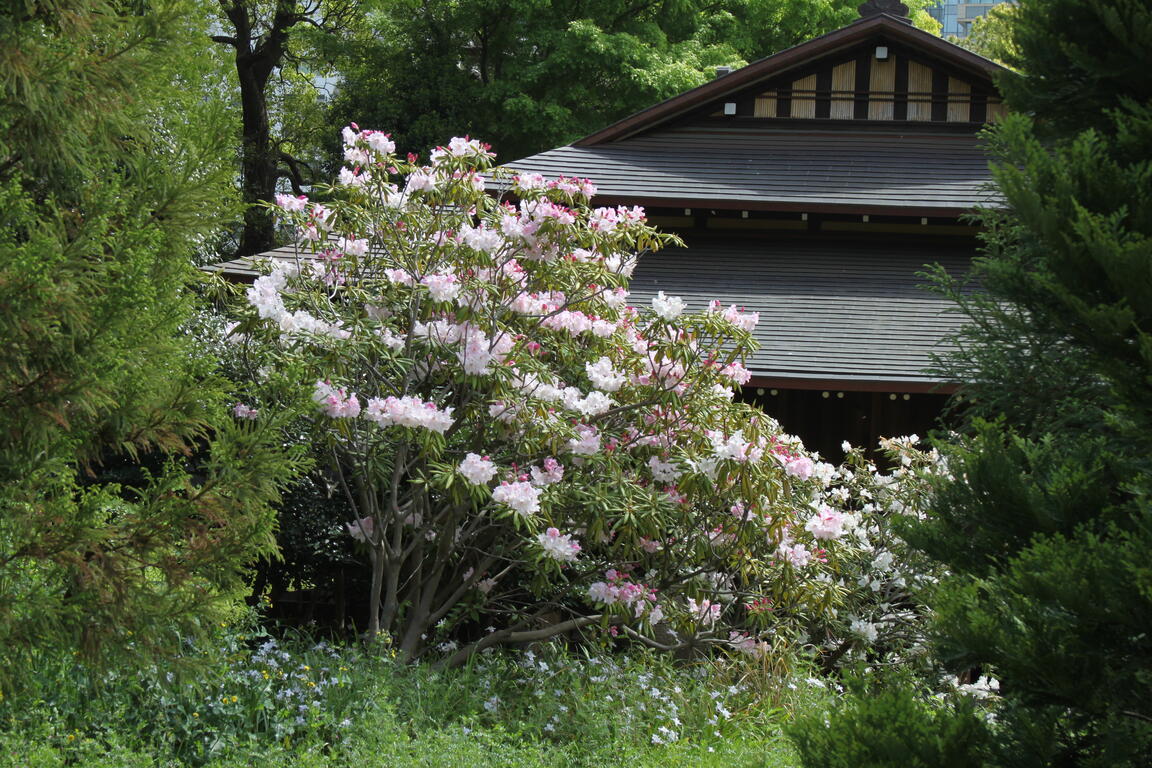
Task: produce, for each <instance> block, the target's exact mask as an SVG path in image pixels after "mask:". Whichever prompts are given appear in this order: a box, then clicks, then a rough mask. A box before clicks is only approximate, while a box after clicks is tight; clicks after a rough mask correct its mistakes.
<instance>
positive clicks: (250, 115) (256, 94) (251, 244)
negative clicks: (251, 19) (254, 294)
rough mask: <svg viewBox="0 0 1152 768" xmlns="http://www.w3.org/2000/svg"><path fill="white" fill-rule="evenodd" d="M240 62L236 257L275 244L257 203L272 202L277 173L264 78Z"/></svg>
mask: <svg viewBox="0 0 1152 768" xmlns="http://www.w3.org/2000/svg"><path fill="white" fill-rule="evenodd" d="M244 59H245V57H242V56H237V57H236V71H237V74H238V75H239V78H240V105H241V108H242V115H243V151H242V155H243V161H242V165H241V168H242V171H243V180H242V181H241V186H240V191H241V198H242V200H243V201H244V205H245V206H246V207H245V210H244V231H243V232H242V233H241V234H240V249H239V255H241V256H251V255H253V254H257V253H262V252H264V251H270V250H272V248H273V247H275V245H276V242H275V228H274V224H273V220H272V216H271V213H270V212H269V211H267V210H265V209H263V208H261V207H259V206H258V205H257V204H258V203H260V202H270V201H271V200H272V199H273V197H274V195H275V194H276V179H277V178H278V174H277V162H276V160H277V158H276V156H275V154H274V153H273V151H272V131H271V127H270V125H269V122H268V101H267V95H266V89H267V85H268V82H267V78H262V77H260V76H259V75H257V74H256V73H253V72H252V71H251V69H250V67H248V66H245V60H244Z"/></svg>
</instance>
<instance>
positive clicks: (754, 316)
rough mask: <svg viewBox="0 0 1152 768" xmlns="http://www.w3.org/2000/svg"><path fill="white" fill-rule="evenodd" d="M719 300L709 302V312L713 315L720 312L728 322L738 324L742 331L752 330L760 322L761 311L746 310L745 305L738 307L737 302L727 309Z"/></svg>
mask: <svg viewBox="0 0 1152 768" xmlns="http://www.w3.org/2000/svg"><path fill="white" fill-rule="evenodd" d="M720 307H721V305H720V302H719V301H712V302H710V303H709V304H708V314H710V315H713V314H717V313H719V314H720V316H721V317H723V318H724V319H725V320H727V321H728V322H730V323H732V325H734V326H736V327H737V328H739V329H740V330H742V331H747V332H749V333H751V332H752V329H754V328H755V327H756V325H757V323H759V322H760V313H759V312H745V311H744V308H743V307H737V306H736V305H735V304H733V305H731V306H730V307H728V308H727V309H721V308H720Z"/></svg>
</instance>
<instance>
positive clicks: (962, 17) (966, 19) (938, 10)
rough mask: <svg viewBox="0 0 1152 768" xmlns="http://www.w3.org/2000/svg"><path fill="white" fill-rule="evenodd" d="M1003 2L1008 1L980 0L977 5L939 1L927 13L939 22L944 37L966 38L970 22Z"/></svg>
mask: <svg viewBox="0 0 1152 768" xmlns="http://www.w3.org/2000/svg"><path fill="white" fill-rule="evenodd" d="M1004 2H1009V0H982V2H978V3H968V2H964V0H940V2H939V3H937V4H936V7H935V8H930V9H929V10H928V13H930V14H931V15H932V18H934V19H936V21H938V22H940V25H941V26H942V27H943V29H942V30H941V34H942V35H943V36H944V37H949V36H956V37H967V36H968V32H969V30H971V28H972V22H974V21H975V20H976V19H978V18H980V17H981V16H983V15H984V14H986V13H988V11H990V10H992V8H993V7H995V6H997V5H999V4H1000V3H1004Z"/></svg>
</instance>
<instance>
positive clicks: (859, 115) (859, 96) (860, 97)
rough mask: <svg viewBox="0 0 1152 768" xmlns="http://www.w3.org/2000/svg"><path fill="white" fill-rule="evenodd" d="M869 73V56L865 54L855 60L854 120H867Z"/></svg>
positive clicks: (870, 62)
mask: <svg viewBox="0 0 1152 768" xmlns="http://www.w3.org/2000/svg"><path fill="white" fill-rule="evenodd" d="M871 72H872V56H871V55H869V54H865V55H863V56H861V57H860V58H858V59H856V87H855V91H856V96H855V101H854V102H853V106H852V117H853V118H854V119H856V120H867V119H868V78H869V77H870V75H871Z"/></svg>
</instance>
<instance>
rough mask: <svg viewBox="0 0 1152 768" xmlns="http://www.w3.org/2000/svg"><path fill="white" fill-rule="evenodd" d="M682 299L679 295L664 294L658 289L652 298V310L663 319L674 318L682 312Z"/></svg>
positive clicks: (683, 305) (683, 304)
mask: <svg viewBox="0 0 1152 768" xmlns="http://www.w3.org/2000/svg"><path fill="white" fill-rule="evenodd" d="M684 307H685V303H684V299H682V298H680V297H679V296H665V295H664V291H660V292H659V293H657V294H656V295H655V296H654V297H653V298H652V311H653V312H655V313H656V314H657V315H658V316H660V317H661V318H663V319H665V320H675V319H676V318H678V317H680V315H681V314H683V312H684Z"/></svg>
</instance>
